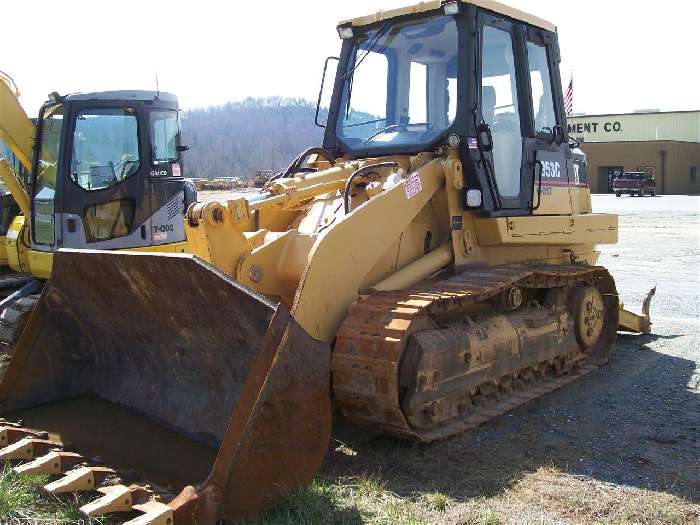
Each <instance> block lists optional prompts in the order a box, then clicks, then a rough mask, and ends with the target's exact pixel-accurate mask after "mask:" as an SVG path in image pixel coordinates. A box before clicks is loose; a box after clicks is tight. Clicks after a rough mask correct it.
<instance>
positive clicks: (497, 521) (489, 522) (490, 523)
mask: <svg viewBox="0 0 700 525" xmlns="http://www.w3.org/2000/svg"><path fill="white" fill-rule="evenodd" d="M502 523H503V521H502V520H501V518H500V516H498V515H497V514H493V513H491V512H488V513H486V515H485V516H484V517H483V518H481V525H501V524H502Z"/></svg>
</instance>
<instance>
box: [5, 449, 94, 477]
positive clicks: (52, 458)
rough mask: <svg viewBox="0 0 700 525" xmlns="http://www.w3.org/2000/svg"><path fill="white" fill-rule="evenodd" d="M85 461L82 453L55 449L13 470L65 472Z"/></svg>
mask: <svg viewBox="0 0 700 525" xmlns="http://www.w3.org/2000/svg"><path fill="white" fill-rule="evenodd" d="M83 462H85V458H84V457H83V456H81V455H80V454H76V453H75V452H61V451H57V450H54V451H51V452H49V453H48V454H46V455H44V456H41V457H38V458H36V459H35V460H34V461H30V462H29V463H24V464H23V465H19V466H17V467H15V468H14V469H12V470H14V471H15V472H16V473H17V474H63V473H64V472H67V471H69V470H70V469H72V468H73V467H75V466H76V465H79V464H80V463H83Z"/></svg>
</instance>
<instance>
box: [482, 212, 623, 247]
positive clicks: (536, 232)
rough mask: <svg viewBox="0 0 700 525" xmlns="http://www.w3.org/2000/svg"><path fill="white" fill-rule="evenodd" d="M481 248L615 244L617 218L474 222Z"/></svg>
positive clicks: (604, 215) (591, 216)
mask: <svg viewBox="0 0 700 525" xmlns="http://www.w3.org/2000/svg"><path fill="white" fill-rule="evenodd" d="M474 224H475V226H476V234H477V237H478V239H479V244H480V245H482V246H511V245H530V246H532V245H571V244H573V245H579V244H580V245H595V244H615V243H616V242H617V215H612V214H607V213H592V214H589V215H579V216H576V217H567V216H547V217H510V218H494V219H476V220H475V221H474Z"/></svg>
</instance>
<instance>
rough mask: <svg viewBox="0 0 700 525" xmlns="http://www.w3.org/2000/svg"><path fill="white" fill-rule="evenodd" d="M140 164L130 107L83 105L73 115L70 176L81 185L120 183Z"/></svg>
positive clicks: (94, 187)
mask: <svg viewBox="0 0 700 525" xmlns="http://www.w3.org/2000/svg"><path fill="white" fill-rule="evenodd" d="M140 165H141V158H140V155H139V141H138V124H137V119H136V113H135V111H134V110H133V109H130V108H118V109H116V108H115V109H112V108H108V109H104V108H95V109H85V110H82V111H80V113H78V115H77V117H76V122H75V131H74V132H73V151H72V157H71V177H72V179H73V181H74V182H76V183H77V184H78V185H79V186H80V187H81V188H83V189H86V190H101V189H104V188H108V187H111V186H115V185H116V184H119V183H120V182H122V181H123V180H125V179H127V178H128V177H130V176H131V175H133V174H134V173H136V172H137V171H138V169H139V166H140Z"/></svg>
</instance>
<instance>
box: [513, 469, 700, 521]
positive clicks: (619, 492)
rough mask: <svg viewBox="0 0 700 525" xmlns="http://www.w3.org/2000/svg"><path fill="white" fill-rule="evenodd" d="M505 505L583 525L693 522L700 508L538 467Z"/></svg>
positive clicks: (671, 497) (672, 498) (674, 498)
mask: <svg viewBox="0 0 700 525" xmlns="http://www.w3.org/2000/svg"><path fill="white" fill-rule="evenodd" d="M502 500H503V503H505V504H506V505H508V506H511V505H513V504H516V503H517V504H520V505H521V504H522V502H523V501H528V502H529V503H530V505H529V506H530V508H534V509H543V510H544V509H546V511H547V513H548V514H550V515H558V516H562V517H565V518H568V519H571V520H574V521H577V522H583V523H619V524H627V523H630V524H631V523H634V524H642V525H646V524H649V525H652V524H657V523H664V524H667V525H674V524H679V525H680V524H684V523H695V522H697V521H698V520H699V519H700V514H699V508H698V506H697V505H693V504H691V503H689V502H687V501H685V500H684V499H682V498H680V497H678V496H674V495H671V494H666V493H662V492H653V491H649V490H643V489H640V488H632V487H625V486H620V485H614V484H612V483H605V482H602V481H598V480H594V479H591V478H588V477H586V476H575V475H571V474H566V473H564V472H561V471H559V470H557V469H554V468H540V469H538V470H537V471H535V472H533V473H531V474H528V475H526V476H524V477H523V478H522V479H521V480H519V481H518V482H517V483H515V484H514V485H513V487H512V488H511V489H510V490H508V491H507V493H506V494H505V495H504V496H503V498H502Z"/></svg>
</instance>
